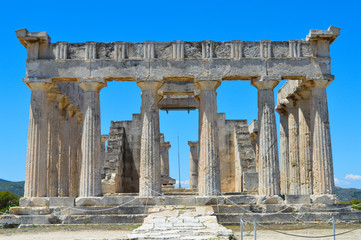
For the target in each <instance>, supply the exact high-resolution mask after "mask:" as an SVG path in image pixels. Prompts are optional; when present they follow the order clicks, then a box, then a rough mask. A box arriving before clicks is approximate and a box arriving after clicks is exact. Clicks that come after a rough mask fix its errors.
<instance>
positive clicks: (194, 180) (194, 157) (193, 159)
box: [188, 141, 199, 188]
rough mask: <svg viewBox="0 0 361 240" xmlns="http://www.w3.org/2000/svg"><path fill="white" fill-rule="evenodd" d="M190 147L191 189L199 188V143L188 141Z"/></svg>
mask: <svg viewBox="0 0 361 240" xmlns="http://www.w3.org/2000/svg"><path fill="white" fill-rule="evenodd" d="M188 145H189V147H190V167H189V168H190V173H189V175H190V177H189V188H198V146H199V142H198V141H188Z"/></svg>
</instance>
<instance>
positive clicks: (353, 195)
mask: <svg viewBox="0 0 361 240" xmlns="http://www.w3.org/2000/svg"><path fill="white" fill-rule="evenodd" d="M336 195H337V196H338V198H339V200H340V201H350V200H352V199H357V200H359V201H361V189H356V188H340V187H336Z"/></svg>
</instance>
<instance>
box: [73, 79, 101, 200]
mask: <svg viewBox="0 0 361 240" xmlns="http://www.w3.org/2000/svg"><path fill="white" fill-rule="evenodd" d="M79 86H80V87H81V88H82V89H83V90H84V110H83V111H84V112H83V114H84V117H83V133H82V146H81V149H82V161H81V170H80V182H79V196H80V197H91V196H100V195H101V194H102V189H101V169H100V154H101V143H100V102H99V91H100V90H101V89H102V88H103V87H104V86H105V82H104V81H102V80H101V79H83V80H82V81H81V82H80V83H79Z"/></svg>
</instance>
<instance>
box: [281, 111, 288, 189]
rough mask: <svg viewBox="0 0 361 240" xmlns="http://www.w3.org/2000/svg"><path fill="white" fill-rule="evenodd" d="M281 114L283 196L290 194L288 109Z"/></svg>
mask: <svg viewBox="0 0 361 240" xmlns="http://www.w3.org/2000/svg"><path fill="white" fill-rule="evenodd" d="M278 112H279V114H280V149H281V155H280V156H281V179H280V185H281V194H282V195H287V194H289V185H290V184H289V176H290V174H289V171H290V167H289V166H290V165H289V158H288V157H289V155H288V154H289V149H288V145H289V144H288V110H287V108H286V107H283V108H281V109H278Z"/></svg>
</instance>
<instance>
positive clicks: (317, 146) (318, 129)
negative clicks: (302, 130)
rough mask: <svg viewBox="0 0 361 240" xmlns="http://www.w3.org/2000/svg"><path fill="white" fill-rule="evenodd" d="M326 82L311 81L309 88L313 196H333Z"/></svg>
mask: <svg viewBox="0 0 361 240" xmlns="http://www.w3.org/2000/svg"><path fill="white" fill-rule="evenodd" d="M328 85H329V81H327V80H315V81H313V87H312V88H311V127H312V163H313V169H312V170H313V194H315V195H318V194H334V193H335V184H334V179H333V178H334V175H333V162H332V148H331V133H330V123H329V117H328V104H327V93H326V87H327V86H328Z"/></svg>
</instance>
